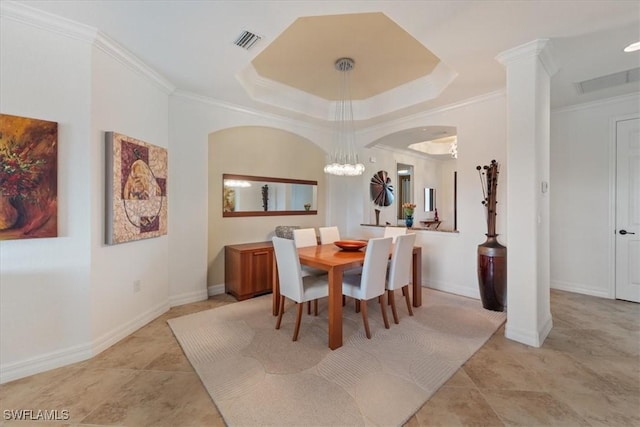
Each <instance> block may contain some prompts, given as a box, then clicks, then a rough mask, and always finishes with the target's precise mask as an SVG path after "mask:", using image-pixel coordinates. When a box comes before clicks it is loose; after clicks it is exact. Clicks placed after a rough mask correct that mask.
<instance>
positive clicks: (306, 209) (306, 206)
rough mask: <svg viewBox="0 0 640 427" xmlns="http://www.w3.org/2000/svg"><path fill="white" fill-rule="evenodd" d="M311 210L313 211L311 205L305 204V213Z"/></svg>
mask: <svg viewBox="0 0 640 427" xmlns="http://www.w3.org/2000/svg"><path fill="white" fill-rule="evenodd" d="M310 209H311V203H305V204H304V210H305V211H308V210H310Z"/></svg>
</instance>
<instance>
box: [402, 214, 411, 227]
mask: <svg viewBox="0 0 640 427" xmlns="http://www.w3.org/2000/svg"><path fill="white" fill-rule="evenodd" d="M404 223H405V225H406V226H407V228H411V227H413V215H407V216H406V218H405V219H404Z"/></svg>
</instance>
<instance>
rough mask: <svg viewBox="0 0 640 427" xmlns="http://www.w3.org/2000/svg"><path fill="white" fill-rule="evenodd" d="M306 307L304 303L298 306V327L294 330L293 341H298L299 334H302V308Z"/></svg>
mask: <svg viewBox="0 0 640 427" xmlns="http://www.w3.org/2000/svg"><path fill="white" fill-rule="evenodd" d="M303 307H304V303H300V304H298V313H297V315H296V327H295V329H294V330H293V340H292V341H298V332H300V321H301V320H302V308H303Z"/></svg>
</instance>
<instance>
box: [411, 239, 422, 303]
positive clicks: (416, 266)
mask: <svg viewBox="0 0 640 427" xmlns="http://www.w3.org/2000/svg"><path fill="white" fill-rule="evenodd" d="M412 261H413V262H412V265H413V268H412V273H413V274H412V276H413V277H412V282H413V290H412V291H413V292H412V293H413V306H414V307H420V306H421V305H422V248H421V247H416V248H414V250H413V260H412Z"/></svg>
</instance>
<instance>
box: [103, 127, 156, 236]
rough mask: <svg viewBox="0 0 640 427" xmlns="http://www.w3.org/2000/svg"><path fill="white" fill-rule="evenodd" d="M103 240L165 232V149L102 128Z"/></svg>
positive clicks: (154, 234)
mask: <svg viewBox="0 0 640 427" xmlns="http://www.w3.org/2000/svg"><path fill="white" fill-rule="evenodd" d="M105 135H106V138H105V139H106V160H107V167H106V171H107V177H106V199H107V200H106V205H107V215H106V218H107V221H106V222H107V223H106V236H105V241H106V243H107V244H110V245H111V244H117V243H125V242H130V241H132V240H140V239H147V238H150V237H158V236H162V235H165V234H167V170H168V165H167V160H168V159H167V150H166V149H165V148H162V147H158V146H155V145H151V144H148V143H146V142H144V141H140V140H138V139H135V138H131V137H129V136H126V135H122V134H120V133H116V132H106V134H105Z"/></svg>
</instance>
